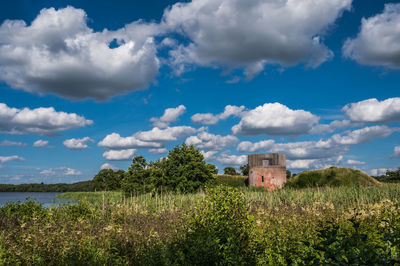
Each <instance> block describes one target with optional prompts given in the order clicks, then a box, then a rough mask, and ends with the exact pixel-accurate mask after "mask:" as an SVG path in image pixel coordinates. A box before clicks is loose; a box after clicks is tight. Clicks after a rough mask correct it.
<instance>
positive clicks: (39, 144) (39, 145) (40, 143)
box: [33, 139, 49, 148]
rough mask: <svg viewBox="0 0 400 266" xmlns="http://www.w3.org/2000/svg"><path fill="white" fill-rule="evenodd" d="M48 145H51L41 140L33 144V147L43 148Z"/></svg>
mask: <svg viewBox="0 0 400 266" xmlns="http://www.w3.org/2000/svg"><path fill="white" fill-rule="evenodd" d="M48 145H49V141H48V140H42V139H39V140H37V141H35V142H34V143H33V147H36V148H43V147H47V146H48Z"/></svg>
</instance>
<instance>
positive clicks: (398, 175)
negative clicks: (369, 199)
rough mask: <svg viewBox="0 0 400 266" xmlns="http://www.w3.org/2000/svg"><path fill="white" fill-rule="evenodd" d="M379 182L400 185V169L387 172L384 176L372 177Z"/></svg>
mask: <svg viewBox="0 0 400 266" xmlns="http://www.w3.org/2000/svg"><path fill="white" fill-rule="evenodd" d="M374 178H375V179H376V180H378V181H379V182H386V183H400V167H398V168H397V170H393V171H391V170H387V171H386V174H385V175H381V176H376V177H374Z"/></svg>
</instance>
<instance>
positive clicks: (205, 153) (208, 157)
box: [200, 151, 218, 162]
mask: <svg viewBox="0 0 400 266" xmlns="http://www.w3.org/2000/svg"><path fill="white" fill-rule="evenodd" d="M200 152H201V154H203V156H204V161H206V162H208V161H211V160H214V159H215V155H216V154H217V153H218V151H200Z"/></svg>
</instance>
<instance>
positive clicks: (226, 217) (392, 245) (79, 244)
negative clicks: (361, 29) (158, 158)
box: [0, 184, 400, 265]
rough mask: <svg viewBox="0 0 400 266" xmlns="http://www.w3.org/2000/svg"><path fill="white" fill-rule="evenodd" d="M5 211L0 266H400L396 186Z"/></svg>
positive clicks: (0, 212) (104, 196) (90, 198)
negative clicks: (83, 265)
mask: <svg viewBox="0 0 400 266" xmlns="http://www.w3.org/2000/svg"><path fill="white" fill-rule="evenodd" d="M63 196H65V197H73V198H76V199H78V200H79V202H80V203H79V204H75V205H70V206H60V207H57V208H56V207H54V208H50V209H43V208H42V207H41V206H40V205H37V204H35V203H33V202H28V203H26V204H8V205H6V206H4V207H1V208H0V264H1V265H7V264H17V265H18V264H23V265H60V264H63V265H64V264H67V265H71V264H72V265H76V264H78V265H79V264H87V265H171V264H175V265H181V264H184V265H214V264H222V265H228V264H230V265H257V264H258V265H287V264H294V265H296V264H297V265H305V264H307V265H309V264H316V265H318V264H337V265H348V264H353V265H374V264H379V265H382V264H389V265H393V264H396V263H397V264H399V263H400V208H399V206H400V186H399V185H397V184H390V185H379V186H374V187H327V188H323V189H321V188H319V189H318V188H307V189H282V190H277V191H273V192H268V191H265V190H262V189H249V188H246V187H238V188H232V187H227V186H216V187H213V188H209V189H206V190H205V191H201V192H198V193H196V194H172V193H167V194H150V193H149V194H145V195H124V194H122V193H121V192H105V193H103V192H87V193H72V194H69V193H65V194H63Z"/></svg>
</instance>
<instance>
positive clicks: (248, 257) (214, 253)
mask: <svg viewBox="0 0 400 266" xmlns="http://www.w3.org/2000/svg"><path fill="white" fill-rule="evenodd" d="M253 229H254V218H253V217H252V216H250V214H249V210H248V208H247V204H246V201H245V199H244V196H243V194H242V193H240V192H238V191H237V190H235V189H234V188H231V187H226V186H217V187H215V188H211V189H208V190H207V195H206V198H205V200H204V201H203V202H201V203H200V204H198V205H197V206H196V208H195V211H194V212H193V214H192V215H191V217H190V220H189V225H188V228H187V231H188V233H187V235H186V238H185V241H184V242H183V243H179V244H178V245H177V249H178V250H175V252H176V254H179V257H178V258H177V260H178V261H176V263H178V264H185V265H187V264H189V265H215V264H222V265H243V264H250V265H251V264H254V263H255V260H254V258H253V256H252V250H251V240H252V232H253Z"/></svg>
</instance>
